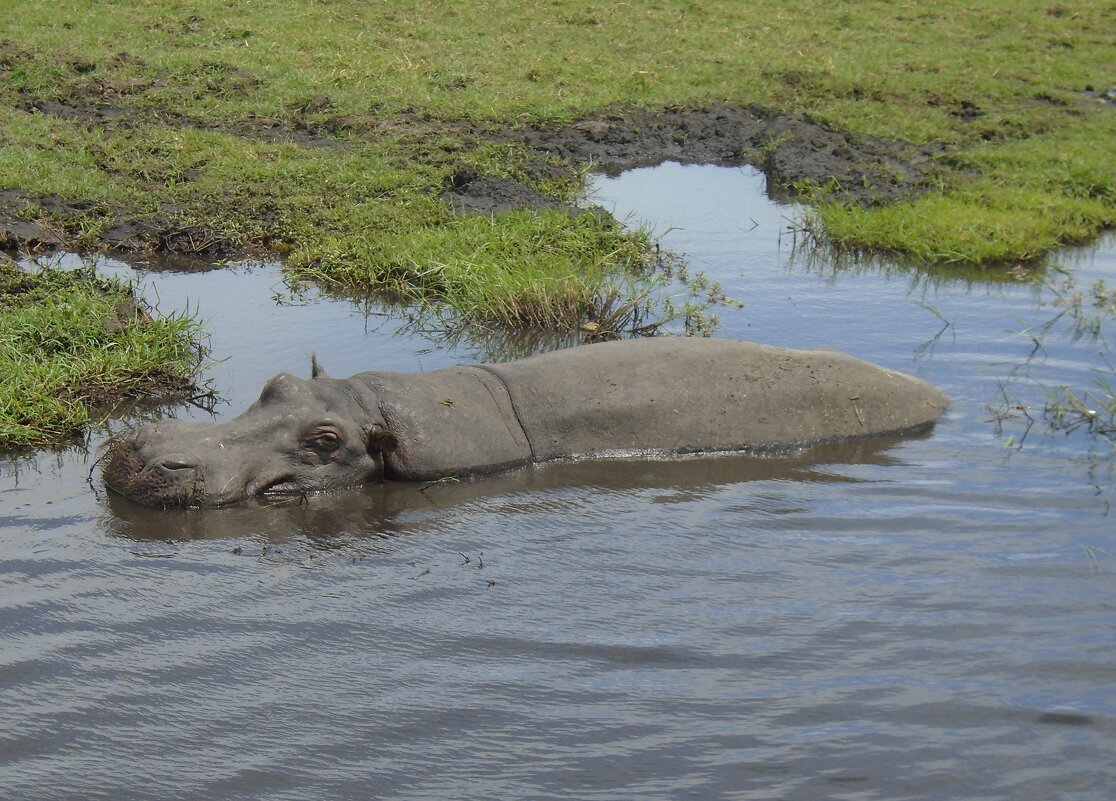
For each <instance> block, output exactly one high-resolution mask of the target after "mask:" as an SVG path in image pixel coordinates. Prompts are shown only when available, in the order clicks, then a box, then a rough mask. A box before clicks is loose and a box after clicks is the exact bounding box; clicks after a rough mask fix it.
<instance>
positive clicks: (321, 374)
mask: <svg viewBox="0 0 1116 801" xmlns="http://www.w3.org/2000/svg"><path fill="white" fill-rule="evenodd" d="M310 377H311V378H329V376H328V375H326V371H325V368H324V367H322V366H321V365H320V364H318V354H316V353H311V354H310Z"/></svg>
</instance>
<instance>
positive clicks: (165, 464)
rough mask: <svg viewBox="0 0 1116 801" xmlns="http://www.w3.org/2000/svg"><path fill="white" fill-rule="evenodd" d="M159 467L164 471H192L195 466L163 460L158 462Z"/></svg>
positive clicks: (178, 461)
mask: <svg viewBox="0 0 1116 801" xmlns="http://www.w3.org/2000/svg"><path fill="white" fill-rule="evenodd" d="M159 466H160V467H162V468H163V469H164V470H193V469H194V467H195V465H193V464H191V463H189V462H183V461H180V460H178V459H164V460H163V461H161V462H159Z"/></svg>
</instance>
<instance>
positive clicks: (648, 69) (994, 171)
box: [0, 0, 1116, 276]
mask: <svg viewBox="0 0 1116 801" xmlns="http://www.w3.org/2000/svg"><path fill="white" fill-rule="evenodd" d="M8 5H9V8H8V9H7V13H6V14H5V15H3V17H2V18H0V43H3V44H2V46H0V74H2V75H3V82H2V84H0V118H2V119H0V168H2V169H0V182H2V183H3V186H0V188H4V187H12V188H20V189H22V190H25V191H27V192H29V193H61V194H66V195H68V196H77V197H81V198H86V199H96V200H100V201H106V202H112V203H115V204H117V205H122V206H126V207H128V208H130V209H137V208H138V209H141V210H143V209H149V210H150V209H156V208H158V207H159V206H160V204H162V203H168V202H169V203H173V204H180V205H181V206H183V207H185V211H184V213H185V214H186V215H187V216H189V217H190V218H191V221H192V222H194V223H196V224H199V225H203V226H205V227H207V228H210V229H213V230H215V231H220V232H223V233H225V234H227V235H228V236H229V237H230V238H231V240H232V241H234V242H239V243H242V244H248V245H252V244H258V245H261V246H268V247H272V246H277V247H278V249H280V250H283V249H286V248H290V249H291V250H294V251H297V252H299V253H300V254H303V255H304V256H305V260H306V261H317V262H320V263H321V264H322V265H326V264H331V265H338V266H339V269H341V270H342V271H343V272H350V273H351V272H353V271H356V270H359V269H360V265H359V264H356V263H344V264H343V263H342V261H341V260H340V259H339V258H338V254H339V253H350V254H352V258H353V259H354V260H355V259H356V258H357V257H358V256H360V255H362V254H363V253H365V252H366V251H367V250H368V247H366V246H365V245H364V243H363V242H362V240H368V241H370V242H371V243H372V247H373V248H374V249H377V250H379V251H384V250H385V249H387V248H389V247H390V246H391V244H392V243H394V244H395V245H396V246H400V245H403V244H405V243H404V240H401V239H400V238H399V237H398V236H397V233H396V231H397V228H398V227H399V226H400V225H402V226H405V227H407V228H408V229H415V230H418V229H422V228H431V227H432V228H438V227H440V226H441V225H443V224H444V220H442V219H438V218H436V217H431V215H430V214H429V213H428V209H427V207H426V203H425V201H426V200H427V199H428V198H430V197H431V194H432V193H433V194H437V192H438V191H439V189H440V184H441V182H442V181H444V179H445V177H446V175H447V174H449V173H450V172H452V171H453V170H454V169H457V168H459V167H460V166H461V164H462V163H465V164H471V165H472V166H473V167H476V168H479V170H480V171H481V173H482V174H484V175H508V174H513V173H514V174H515V175H516V176H517V177H519V178H522V179H524V180H527V181H528V182H530V183H531V185H533V186H535V187H536V188H538V189H540V190H541V191H543V192H546V193H550V194H552V195H555V196H557V195H558V194H568V193H569V192H570V191H571V187H570V186H569V185H568V181H566V185H564V186H558V185H555V181H554V180H553V176H554V173H553V172H550V173H547V172H546V171H543V172H542V173H540V172H538V171H532V170H525V169H524V166H525V165H524V161H523V154H522V153H519V154H517V153H515V152H514V148H507V147H505V148H501V147H499V146H494V145H492V144H491V143H490V142H489V141H488V137H487V136H486V133H488V132H491V131H494V130H498V129H500V128H507V127H509V126H518V125H522V124H527V123H543V122H549V123H564V122H570V121H573V120H577V119H581V118H585V117H588V116H593V115H598V114H601V113H603V112H605V111H606V110H608V109H611V108H622V107H624V106H631V105H636V106H643V107H648V108H664V107H669V106H682V107H687V106H689V107H693V106H700V105H703V104H708V103H712V102H722V103H730V104H732V103H735V104H758V105H761V106H765V107H770V108H777V109H781V110H784V111H787V112H791V113H799V114H805V115H808V116H809V117H811V118H812V119H814V120H816V121H818V122H821V123H824V124H827V125H831V126H834V127H836V128H839V129H841V130H845V131H850V132H852V133H854V134H857V135H870V136H880V137H886V138H894V139H899V140H904V141H909V142H912V143H916V144H920V145H927V146H928V147H929V149H930V151H931V152H934V151H935V150H936V152H938V153H939V155H938V156H937V157H936V159H935V168H936V170H937V172H938V175H939V184H938V186H937V187H936V188H930V189H929V190H928V192H927V194H926V195H924V196H923V197H921V198H914V199H911V200H909V201H908V202H905V203H902V204H899V205H898V206H894V207H891V206H885V207H876V206H873V207H870V208H864V207H859V206H840V205H837V204H830V203H827V201H826V198H825V193H824V187H821V188H820V189H821V190H823V191H821V192H818V193H817V195H816V197H815V198H814V202H816V203H817V204H818V205H819V215H820V220H821V222H822V224H823V225H824V227H825V229H826V231H827V233H828V235H829V236H830V237H831V240H832V241H833V242H835V243H838V244H842V245H846V246H849V247H854V248H864V249H873V250H884V251H888V252H896V253H901V254H905V255H907V256H911V257H913V258H916V259H918V260H921V261H924V262H927V263H934V262H938V261H968V262H972V263H980V264H992V265H994V264H1000V263H1004V262H1008V263H1012V262H1017V261H1021V260H1030V259H1035V258H1038V257H1040V256H1041V255H1042V254H1043V253H1045V252H1047V251H1048V250H1049V249H1050V248H1052V247H1054V246H1057V245H1059V244H1064V243H1066V242H1071V241H1079V240H1081V239H1083V238H1085V237H1088V236H1090V235H1092V234H1094V233H1096V232H1097V231H1098V230H1100V229H1102V228H1104V227H1106V226H1111V225H1113V224H1116V212H1114V209H1116V166H1114V165H1116V135H1114V132H1116V108H1113V107H1112V105H1111V104H1110V103H1108V102H1106V101H1105V100H1104V96H1103V92H1104V90H1106V89H1110V88H1112V86H1111V81H1112V71H1111V65H1112V58H1111V56H1112V53H1113V52H1114V51H1116V10H1114V9H1113V7H1112V5H1111V4H1110V3H1107V2H1103V0H1086V2H1080V3H1074V4H1072V6H1070V5H1063V4H1052V3H1050V2H1046V1H1045V0H1043V1H1041V2H1035V1H1032V0H1028V1H1027V2H1022V3H1020V2H1014V1H1013V0H1012V1H1009V0H990V1H989V2H984V3H980V4H977V5H975V6H974V5H973V4H972V3H967V2H960V0H943V2H939V3H935V4H934V5H933V6H932V7H931V6H925V5H919V4H916V3H889V2H865V3H856V4H843V5H841V6H839V7H834V6H833V5H832V4H823V3H820V2H817V0H796V2H790V3H787V2H781V1H779V2H776V0H757V1H756V2H749V3H741V2H738V1H737V0H702V2H699V3H650V4H642V5H639V6H633V5H608V4H600V3H591V2H585V1H583V0H555V2H552V3H545V4H540V3H536V2H530V1H529V0H494V1H493V2H489V3H485V4H484V6H483V9H465V8H463V7H460V6H458V5H455V4H445V3H437V2H433V0H409V1H408V2H406V3H391V4H373V3H365V4H334V3H312V2H287V3H276V2H252V3H241V4H235V5H229V4H227V3H225V2H222V1H221V0H197V2H192V3H190V4H188V5H187V6H183V5H181V4H178V3H172V2H169V1H167V0H151V2H145V3H136V4H130V5H129V6H128V8H127V10H126V11H125V10H124V9H123V8H122V7H119V6H115V5H112V4H104V3H98V2H93V0H77V1H76V2H72V3H68V4H66V6H65V7H61V8H59V7H55V6H54V5H53V4H46V3H41V2H38V0H13V2H11V3H9V4H8ZM50 104H55V105H50ZM40 107H45V108H48V109H53V110H52V111H49V113H45V114H43V113H35V109H36V108H40ZM67 109H70V111H67ZM105 114H107V115H108V116H107V117H106V116H105ZM284 132H286V133H287V134H290V137H289V138H290V139H291V141H290V142H289V143H287V144H282V143H279V142H278V141H277V137H276V135H277V134H280V133H284ZM307 134H314V135H316V136H317V137H318V138H317V139H316V140H315V141H310V140H308V139H307V138H306V135H307ZM329 143H333V144H332V145H330V144H329ZM323 145H328V146H323ZM335 145H336V146H335ZM565 180H566V179H561V180H559V181H558V183H559V184H561V183H563V181H565ZM815 189H817V188H815ZM377 201H382V202H377ZM369 205H371V206H373V207H375V209H376V211H377V213H376V214H374V215H370V214H369V213H368V212H369V209H368V206H369ZM386 205H390V206H391V209H390V210H386V211H385V206H386ZM322 209H327V210H328V213H325V214H323V213H321V210H322ZM506 225H507V226H508V227H509V229H513V230H514V229H515V228H516V227H517V226H518V225H520V222H519V221H518V220H514V219H513V220H509V221H507V222H506ZM499 227H500V226H499V225H497V226H492V227H490V228H488V229H486V230H483V231H482V230H475V231H474V232H473V233H474V235H475V236H478V237H484V236H489V235H491V236H493V237H494V242H493V245H494V246H498V241H499V240H500V239H506V234H505V233H502V232H499V231H498V228H499ZM427 236H428V237H434V238H437V236H438V235H437V234H436V233H433V232H430V233H428V234H427ZM421 238H422V237H420V239H421ZM448 240H456V241H460V238H459V237H457V238H455V237H454V236H453V235H450V236H448ZM475 247H477V243H475V242H469V243H466V244H465V251H466V252H464V253H449V254H444V255H443V260H445V261H463V260H464V259H465V258H467V256H468V251H469V250H472V249H474V248H475ZM612 247H614V245H610V246H609V249H611V248H612ZM390 258H391V259H392V260H393V261H395V262H396V263H399V264H402V263H404V262H406V261H408V259H409V260H411V261H414V262H416V263H417V262H418V261H419V258H418V256H417V255H416V254H410V255H409V254H408V253H407V252H406V251H405V250H398V251H397V252H395V253H394V254H393V255H392V256H391V257H390ZM374 272H375V271H374V270H369V273H370V274H372V273H374ZM425 274H426V273H425V272H424V271H423V270H422V269H419V270H418V271H416V272H415V275H416V276H422V275H425Z"/></svg>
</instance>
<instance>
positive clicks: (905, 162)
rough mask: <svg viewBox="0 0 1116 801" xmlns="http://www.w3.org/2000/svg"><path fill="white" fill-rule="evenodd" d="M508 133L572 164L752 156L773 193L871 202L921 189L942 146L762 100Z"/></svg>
mask: <svg viewBox="0 0 1116 801" xmlns="http://www.w3.org/2000/svg"><path fill="white" fill-rule="evenodd" d="M502 136H503V137H504V138H507V139H511V140H515V141H520V142H523V143H524V144H525V145H527V147H529V148H530V149H531V150H533V151H535V152H536V153H539V154H549V155H555V156H559V157H561V158H562V159H565V160H567V161H568V162H570V163H572V164H579V165H581V164H592V165H593V166H594V167H595V168H597V169H600V170H602V171H604V172H606V173H609V174H616V173H619V172H622V171H624V170H627V169H631V168H633V167H646V166H653V165H655V164H660V163H662V162H664V161H677V162H680V163H683V164H717V165H725V166H727V165H736V164H751V165H752V166H755V167H757V168H759V169H761V170H762V171H763V172H764V173H765V174H766V176H767V184H768V192H769V193H771V194H773V195H778V196H781V197H787V196H796V195H797V196H802V195H804V194H808V193H810V192H812V191H814V190H817V189H821V190H823V191H824V192H825V193H826V194H827V196H829V197H832V198H835V199H839V200H845V201H851V202H856V203H862V204H875V203H885V202H892V201H895V200H898V199H900V198H903V197H906V196H910V195H913V194H917V193H918V192H920V191H922V190H923V189H924V188H925V187H926V184H927V177H928V173H929V172H930V170H931V169H932V161H931V160H932V157H933V155H934V151H931V150H929V149H925V148H921V149H920V148H917V147H915V146H913V145H909V144H906V143H903V142H898V141H891V140H886V139H880V138H876V137H868V136H861V135H854V134H851V133H847V132H843V131H838V130H836V129H833V128H830V127H829V126H826V125H823V124H821V123H817V122H814V121H813V120H810V119H809V118H808V117H804V116H800V115H792V114H785V113H783V112H778V111H773V110H770V109H763V108H759V107H756V106H749V107H743V108H740V107H730V106H711V107H708V108H703V109H694V110H685V109H668V110H665V111H649V110H647V109H628V110H622V111H616V112H613V113H610V114H606V115H603V116H600V117H596V118H593V119H588V120H583V121H581V122H578V123H575V124H573V125H570V126H566V127H561V128H547V127H532V128H525V129H522V130H518V131H512V132H509V133H506V134H503V135H502Z"/></svg>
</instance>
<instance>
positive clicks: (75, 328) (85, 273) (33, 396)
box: [0, 260, 204, 450]
mask: <svg viewBox="0 0 1116 801" xmlns="http://www.w3.org/2000/svg"><path fill="white" fill-rule="evenodd" d="M198 336H199V328H198V325H197V323H196V322H195V321H194V320H193V319H191V318H190V317H188V316H181V315H174V316H170V317H160V318H157V319H153V318H152V317H151V315H150V314H149V311H148V310H147V309H146V308H145V307H144V306H143V304H142V302H140V301H138V300H137V299H136V296H135V294H134V292H133V290H132V288H131V287H129V286H127V285H125V284H122V283H120V282H118V281H115V280H109V279H106V278H103V277H101V276H98V275H96V274H95V272H93V271H92V270H91V269H79V270H72V271H63V270H59V269H55V268H50V267H41V268H39V269H38V270H35V271H33V272H25V271H23V270H22V269H20V268H19V267H18V266H17V265H15V264H14V263H12V262H10V261H7V260H0V449H3V450H11V449H14V448H19V447H29V446H38V445H45V444H53V443H58V442H62V441H65V440H66V439H69V438H72V437H74V436H76V435H78V434H79V433H80V432H81V431H82V429H83V428H85V427H86V426H88V425H89V424H91V423H95V422H97V417H96V414H97V411H96V410H97V409H98V408H103V407H105V406H107V405H109V404H112V403H114V402H117V401H119V400H121V399H123V398H127V397H139V396H149V395H151V394H154V393H159V392H163V393H167V394H172V393H173V394H178V395H181V394H182V393H184V392H187V391H189V390H190V389H192V388H193V383H192V378H193V376H194V374H195V373H196V371H197V369H198V367H199V364H200V362H201V359H202V358H203V357H204V352H203V351H202V350H200V349H199V346H198V345H197V339H198Z"/></svg>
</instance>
